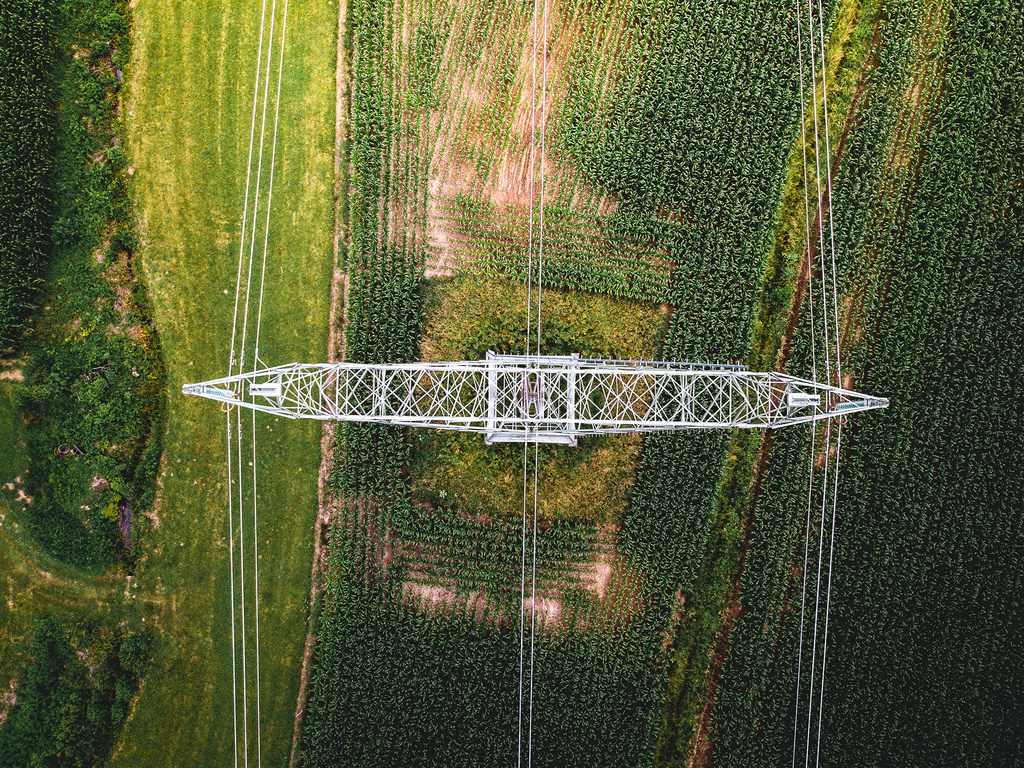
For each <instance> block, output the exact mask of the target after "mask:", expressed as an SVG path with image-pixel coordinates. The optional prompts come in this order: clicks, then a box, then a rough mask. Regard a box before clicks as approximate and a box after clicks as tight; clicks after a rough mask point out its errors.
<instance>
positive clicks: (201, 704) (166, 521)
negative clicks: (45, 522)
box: [113, 0, 338, 766]
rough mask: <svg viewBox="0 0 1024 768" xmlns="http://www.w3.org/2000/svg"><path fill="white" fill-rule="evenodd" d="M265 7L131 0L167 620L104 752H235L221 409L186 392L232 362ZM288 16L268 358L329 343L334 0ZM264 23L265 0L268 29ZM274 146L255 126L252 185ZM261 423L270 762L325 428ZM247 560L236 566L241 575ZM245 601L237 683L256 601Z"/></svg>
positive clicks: (292, 693) (286, 742)
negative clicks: (162, 434)
mask: <svg viewBox="0 0 1024 768" xmlns="http://www.w3.org/2000/svg"><path fill="white" fill-rule="evenodd" d="M278 6H279V7H278V8H277V22H276V28H275V31H274V37H275V47H274V51H273V59H274V68H275V72H274V75H275V76H276V67H277V56H278V52H279V50H280V49H279V45H280V35H281V28H282V16H281V13H282V8H281V6H282V4H278ZM262 10H263V6H262V5H261V4H260V3H257V2H246V3H227V2H223V3H202V2H173V1H171V2H157V3H140V4H139V5H138V7H137V8H136V9H135V27H134V34H135V44H134V45H135V47H134V61H133V68H134V79H133V81H132V83H131V86H130V87H131V95H130V98H129V100H128V102H127V113H128V114H127V123H128V131H129V137H130V140H129V147H128V151H129V154H130V157H131V159H132V163H133V166H134V169H135V173H134V179H135V189H134V192H135V199H136V210H137V213H138V216H139V220H140V229H141V235H142V239H143V256H144V263H145V265H146V278H147V280H148V283H149V287H150V291H151V295H152V298H153V303H154V305H155V311H156V321H157V327H158V331H159V333H160V335H161V341H162V343H163V350H164V354H165V356H166V364H167V370H168V379H169V383H168V386H169V390H170V403H169V419H168V438H167V441H166V449H165V455H164V466H163V471H162V475H161V482H162V491H161V497H160V499H161V500H160V505H159V511H158V517H159V527H157V528H156V529H155V530H154V531H152V533H151V535H150V537H149V541H148V542H146V544H147V546H148V547H149V548H150V554H149V556H148V557H147V559H146V561H145V562H144V563H143V566H142V569H141V572H140V574H139V578H138V583H139V587H138V590H139V592H141V593H144V594H147V595H150V596H151V598H150V600H151V601H152V602H153V604H154V605H155V606H157V609H156V610H155V611H154V612H153V613H152V614H150V615H149V616H148V617H147V620H148V621H149V622H155V623H156V624H157V625H158V627H159V629H160V630H161V632H160V638H161V644H160V648H159V651H158V655H157V664H156V667H155V669H154V671H153V672H152V673H151V674H150V676H149V678H148V680H147V682H146V685H145V688H144V689H143V691H142V694H141V697H140V699H139V702H138V705H137V708H136V710H135V712H134V713H133V716H132V717H131V719H130V721H129V723H128V724H127V726H126V731H125V735H124V740H123V744H122V745H121V746H120V748H119V749H118V750H117V752H116V754H115V757H114V760H113V764H115V765H124V766H138V765H189V766H200V765H225V764H228V763H229V762H230V761H231V760H232V752H233V750H232V728H233V725H232V698H231V685H232V674H231V670H232V667H231V664H232V659H231V639H230V630H231V627H230V596H231V592H230V587H229V576H230V574H229V565H228V540H227V536H228V520H227V492H226V482H227V478H226V460H225V459H226V436H225V418H224V415H223V414H222V413H220V412H219V411H218V410H217V406H216V405H215V404H213V403H210V402H208V401H201V402H200V401H197V400H189V399H186V398H184V397H183V396H182V395H181V394H180V391H181V385H182V384H183V383H185V382H189V381H196V380H203V379H207V378H213V377H216V376H220V375H223V374H224V373H225V371H226V369H227V362H228V349H229V344H230V338H231V323H232V311H233V306H234V298H235V297H234V289H235V280H236V270H237V266H238V252H239V238H240V235H241V219H242V211H243V205H244V195H245V179H246V163H247V153H248V149H249V130H250V120H251V117H252V109H253V106H252V94H253V83H254V77H255V67H256V55H257V50H258V45H259V35H260V21H261V12H262ZM288 13H289V16H288V25H287V39H286V42H285V51H284V53H285V57H284V62H285V63H284V74H283V92H284V94H285V96H284V98H283V99H282V104H281V109H280V129H279V133H278V136H277V160H276V168H275V173H274V196H273V206H272V209H271V210H272V217H271V222H270V231H271V237H270V243H269V249H268V257H267V265H268V267H267V275H266V286H265V291H266V296H265V303H264V312H263V320H262V336H261V339H262V340H261V344H260V346H261V349H260V354H261V357H262V358H263V359H264V360H266V361H272V362H286V361H292V360H319V359H322V358H324V356H325V355H326V347H327V333H328V310H329V298H330V293H329V290H330V275H331V272H332V262H333V251H332V241H331V233H332V228H333V199H332V183H333V139H334V122H335V121H334V93H335V77H334V73H335V52H336V44H335V41H336V33H337V19H338V9H337V5H336V4H334V3H329V2H327V3H324V2H312V0H297V1H294V2H291V3H290V7H289V11H288ZM269 23H270V6H269V4H268V6H267V29H268V36H269ZM264 45H266V43H264ZM265 59H266V54H264V60H265ZM268 115H269V118H271V119H272V117H273V103H272V102H271V108H270V110H269V111H268ZM258 135H259V124H258V123H257V136H258ZM270 151H271V144H270V134H269V132H268V134H267V140H266V149H265V152H266V159H265V161H264V162H265V165H264V173H263V180H262V186H263V189H264V194H265V191H266V185H267V181H268V175H269V174H268V173H267V165H268V164H269V163H268V160H269V155H270ZM264 205H265V197H264ZM264 210H265V208H264ZM251 215H252V208H251V207H250V216H251ZM259 223H260V228H261V229H262V226H263V223H264V219H263V214H262V213H261V214H260V218H259ZM257 258H259V249H258V248H257ZM257 427H258V429H259V430H260V434H261V435H262V437H261V439H260V442H259V458H258V464H257V469H258V470H259V477H260V482H259V486H258V490H259V503H260V508H259V509H260V511H259V537H260V542H259V544H260V568H259V577H260V641H261V647H262V653H261V656H260V662H261V669H260V673H261V680H262V698H261V702H260V706H261V714H262V719H261V731H262V745H263V746H262V756H263V758H264V759H267V760H268V762H269V763H272V764H277V765H280V764H282V763H283V762H285V761H286V759H287V755H288V753H289V750H290V747H291V738H292V729H293V718H294V712H295V697H296V694H297V691H298V684H299V673H300V666H301V661H302V648H303V643H304V640H305V633H306V616H307V596H308V590H309V574H310V567H311V556H312V546H313V541H312V535H311V531H312V527H313V523H314V519H315V515H316V509H317V490H316V477H317V471H318V468H319V464H320V458H319V429H318V428H317V426H316V425H314V424H310V423H306V424H292V423H289V424H278V423H275V422H273V421H272V420H271V421H270V422H269V423H263V422H262V421H261V422H259V423H258V425H257ZM250 429H251V427H250V425H249V422H248V421H246V422H245V430H244V431H245V432H249V430H250ZM250 458H251V454H250ZM245 469H246V471H250V470H249V469H248V467H246V468H245ZM246 525H247V528H248V529H251V525H252V523H251V519H249V518H248V517H246ZM249 544H250V547H249V549H248V553H249V555H250V556H251V551H252V549H251V541H250V542H249ZM236 557H237V547H236ZM252 571H253V563H252V562H251V560H250V562H249V563H248V568H247V575H246V578H247V580H249V579H251V575H252ZM236 581H237V579H236ZM250 586H251V585H250ZM236 589H237V585H236ZM250 594H251V592H250ZM247 610H248V611H249V614H250V615H249V631H250V637H249V643H250V646H249V647H250V654H249V666H250V672H249V679H250V684H251V682H252V680H253V678H254V674H253V672H254V669H255V667H254V660H253V658H252V656H253V654H252V648H253V640H254V636H253V635H252V634H251V633H252V625H253V620H252V618H253V617H252V613H251V610H252V609H251V597H250V603H249V607H248V609H247ZM140 612H144V611H141V609H140ZM239 664H240V660H239ZM254 693H255V692H254V690H250V705H249V709H250V716H249V717H250V719H249V733H250V744H251V745H252V748H251V751H250V754H251V755H252V756H253V757H255V755H256V752H255V746H254V744H253V742H254V732H255V730H256V722H255V714H254V711H255V704H254V698H255V697H254ZM239 712H241V702H239ZM240 734H241V727H240ZM240 738H241V736H240Z"/></svg>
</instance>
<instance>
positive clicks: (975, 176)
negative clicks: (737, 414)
mask: <svg viewBox="0 0 1024 768" xmlns="http://www.w3.org/2000/svg"><path fill="white" fill-rule="evenodd" d="M907 8H908V6H904V5H902V4H894V5H893V6H890V8H889V11H890V21H889V24H888V33H887V34H889V35H892V37H891V38H886V39H885V43H886V46H885V48H883V51H884V56H883V59H882V63H881V65H880V67H879V69H878V70H877V72H876V74H875V80H874V81H873V82H874V84H875V92H874V94H873V98H874V102H873V104H872V105H871V106H870V107H869V108H868V109H867V110H866V111H865V112H864V113H863V114H861V115H860V116H859V121H858V123H857V125H856V130H855V133H854V134H853V136H852V144H851V151H850V154H849V155H848V159H847V161H846V162H845V164H844V168H843V169H842V170H841V173H840V184H841V186H840V187H839V188H838V189H837V191H836V201H837V204H841V207H839V208H837V211H836V219H837V229H836V234H837V236H838V237H840V238H842V241H843V243H842V245H843V246H844V248H841V249H840V252H841V253H842V252H844V250H845V249H848V252H857V253H858V254H860V257H861V258H862V259H865V260H866V259H869V258H870V259H871V260H873V262H874V264H875V265H876V267H875V268H876V269H879V270H880V273H881V278H880V279H879V280H878V282H879V283H880V286H881V290H880V291H879V292H878V295H876V296H874V297H872V298H871V302H873V303H872V304H870V307H871V309H872V313H873V314H871V315H869V317H870V318H871V319H872V320H873V321H874V322H875V323H876V325H875V326H874V327H872V328H870V329H869V330H870V331H872V332H873V333H872V335H871V337H870V342H871V343H868V344H865V345H863V346H862V347H861V348H860V349H859V352H858V357H857V361H856V362H857V367H858V370H859V371H860V374H859V376H858V385H859V388H861V389H862V390H863V391H867V392H872V393H878V394H880V395H883V396H886V397H889V398H890V400H891V405H890V406H889V408H888V409H887V410H885V411H882V412H877V413H872V414H870V415H868V414H865V415H863V416H861V417H857V418H855V419H853V420H852V423H851V424H850V425H849V426H848V427H847V428H844V430H843V445H844V454H843V458H842V461H841V464H840V466H841V475H840V483H839V499H838V505H837V506H838V510H839V517H838V520H837V529H836V541H835V544H836V549H835V564H834V568H833V584H832V605H831V609H832V610H831V616H830V624H829V645H828V656H827V675H826V683H825V696H824V712H823V715H822V717H823V720H822V723H821V732H822V753H821V763H822V764H823V765H825V764H827V765H834V766H847V765H848V766H890V765H891V766H905V765H984V766H1010V765H1018V764H1019V763H1020V760H1021V755H1022V749H1024V747H1022V741H1021V730H1020V723H1021V722H1022V721H1024V707H1022V700H1021V696H1020V691H1021V689H1022V685H1024V665H1022V663H1021V650H1022V647H1021V642H1020V639H1019V636H1018V633H1016V632H1015V627H1016V624H1017V623H1019V621H1018V618H1019V613H1020V601H1019V595H1020V594H1021V590H1022V588H1024V575H1022V574H1024V569H1022V555H1024V549H1022V547H1021V543H1020V542H1021V536H1022V530H1021V524H1020V518H1019V515H1017V514H1015V513H1014V512H1011V511H1010V510H1016V509H1017V508H1019V506H1020V499H1021V496H1022V493H1024V488H1022V485H1021V475H1020V473H1019V472H1017V471H1015V470H1014V469H1013V468H1015V467H1016V466H1017V465H1018V464H1019V452H1020V447H1019V435H1020V434H1021V432H1022V430H1024V423H1022V417H1021V414H1024V397H1022V395H1021V390H1020V387H1019V386H1018V384H1017V383H1016V382H1017V378H1018V377H1019V372H1020V370H1021V369H1022V368H1024V357H1022V355H1024V334H1022V331H1021V318H1022V317H1024V302H1022V300H1021V298H1020V297H1021V292H1020V287H1019V286H1020V285H1021V281H1022V280H1024V262H1022V261H1021V258H1020V254H1021V253H1022V252H1024V236H1022V228H1021V210H1022V209H1021V189H1020V180H1021V179H1022V178H1024V166H1022V164H1021V158H1022V157H1024V153H1022V149H1024V147H1022V143H1021V137H1022V135H1024V122H1022V121H1024V118H1022V115H1024V111H1022V106H1021V105H1022V103H1024V92H1022V83H1024V68H1022V65H1021V60H1020V57H1019V51H1020V48H1021V45H1022V44H1024V24H1022V18H1021V12H1020V10H1019V9H1017V8H1014V7H1011V6H1010V5H1006V4H1003V3H998V2H995V3H993V2H984V1H982V0H978V1H977V2H969V3H966V4H960V5H958V6H957V7H956V8H953V9H952V10H951V16H950V21H949V26H948V30H947V31H946V41H945V46H946V50H945V51H944V54H943V55H944V56H945V57H946V60H947V65H946V66H947V69H946V71H945V82H944V83H942V84H941V91H940V95H939V99H938V107H937V109H936V110H935V113H934V116H933V118H932V119H933V124H931V125H929V136H928V142H927V144H924V145H923V146H917V147H914V148H913V151H914V152H916V153H919V157H920V169H919V171H918V174H917V177H916V179H915V183H914V185H912V186H911V187H910V188H909V191H908V193H907V195H906V197H904V198H902V199H900V200H896V201H894V200H877V198H876V195H877V192H878V189H880V188H881V182H882V180H883V179H884V178H885V175H886V174H887V173H889V170H888V169H887V167H886V165H885V163H886V161H887V159H888V158H886V156H885V143H886V140H887V138H888V137H887V132H886V131H887V128H888V127H889V126H891V115H892V112H888V111H887V106H886V102H885V98H886V97H887V94H892V95H893V97H894V98H901V97H902V95H903V92H904V90H903V84H904V83H905V80H904V79H903V78H905V77H906V76H907V75H908V71H909V63H910V62H911V61H913V59H912V55H913V51H910V52H909V54H908V51H907V48H906V47H905V46H906V43H905V40H906V39H907V38H906V35H907V26H904V25H907V24H908V19H907V17H906V15H904V14H906V11H907ZM910 18H911V19H912V18H913V16H912V15H911V16H910ZM911 28H912V27H911ZM886 89H891V90H888V91H887V90H886ZM879 207H884V208H888V209H890V210H897V211H900V215H899V216H892V217H887V218H885V219H884V225H883V227H882V231H881V232H877V231H873V230H872V226H871V225H872V223H873V221H872V217H873V216H875V215H877V213H878V208H879ZM840 222H842V227H840V226H839V223H840ZM851 261H852V260H851ZM846 273H847V274H846V277H847V279H849V280H853V279H854V277H855V274H854V270H853V269H852V268H849V269H847V270H846ZM890 276H891V282H889V277H890ZM805 344H806V343H805ZM801 356H802V357H803V358H804V359H803V360H802V362H801V365H802V366H804V367H806V365H807V361H806V356H807V351H806V345H805V346H804V351H803V352H802V353H801ZM805 440H806V438H805ZM768 473H769V474H768V478H769V479H768V490H767V491H766V494H765V500H764V503H762V504H761V505H759V507H758V512H757V515H758V520H759V521H762V524H763V526H764V532H763V534H762V533H761V532H759V531H758V529H757V528H755V538H754V542H753V544H752V553H751V559H750V561H749V564H748V570H747V573H746V575H745V577H744V598H743V604H744V612H745V613H744V616H743V618H742V619H741V620H740V621H739V622H738V623H737V626H736V630H735V637H734V639H733V641H732V642H731V643H730V656H729V661H728V665H727V667H726V671H725V677H724V679H723V685H722V687H721V688H720V689H719V704H718V708H717V710H716V715H715V718H716V732H717V733H716V744H715V747H714V753H713V754H714V755H715V763H716V764H718V765H723V766H724V765H742V766H758V765H764V766H769V765H771V766H775V765H779V764H788V763H789V761H790V759H791V753H792V731H793V709H794V704H795V700H794V696H795V690H796V686H795V677H796V642H797V636H798V625H797V622H798V621H799V589H800V583H799V577H794V575H793V572H792V567H793V565H794V564H796V563H798V562H799V563H802V556H801V549H802V541H803V531H802V526H803V521H802V517H803V514H804V513H805V511H806V505H807V497H806V494H807V485H806V482H807V444H806V442H804V443H803V445H800V440H799V439H798V438H797V437H796V436H795V435H793V436H790V435H788V434H787V435H786V436H785V439H783V438H782V436H778V437H777V438H776V443H775V446H774V449H773V455H772V459H771V464H770V466H769V470H768ZM787 478H789V479H787ZM819 504H820V495H818V492H817V491H816V492H815V506H816V507H817V505H819ZM815 525H817V523H815ZM812 536H816V530H815V528H812ZM794 540H795V541H796V542H798V543H796V545H795V546H793V542H794ZM780 542H788V543H789V544H788V545H785V546H782V545H780ZM825 546H826V547H827V546H828V537H827V534H826V538H825ZM816 548H817V542H816V541H815V542H814V544H813V545H812V548H811V553H810V555H811V563H812V569H813V568H814V567H815V562H816ZM826 554H827V553H826ZM826 568H827V565H826ZM809 575H810V576H811V581H810V589H812V590H813V589H814V576H815V573H813V572H812V573H811V574H809ZM822 578H825V574H824V573H823V576H822ZM787 602H788V603H790V604H791V605H792V607H793V608H795V609H796V610H795V612H794V613H792V614H787V611H786V610H785V609H784V606H785V605H786V603H787ZM810 618H811V617H810V616H808V617H807V620H810ZM820 631H821V630H820V629H819V632H820ZM806 643H807V640H806V638H805V646H804V653H805V656H804V665H805V666H804V670H803V674H804V680H803V684H802V688H803V691H804V694H803V695H804V698H803V699H802V701H801V717H800V722H799V728H798V730H799V731H800V734H799V739H798V758H799V759H802V755H803V754H804V749H805V747H804V739H805V738H806V736H805V733H806V729H807V720H806V711H807V701H806V691H807V685H808V683H807V674H808V666H807V665H808V659H807V656H806V654H807V653H808V652H809V645H807V644H806ZM820 653H821V651H820V648H819V663H820ZM815 685H816V690H819V688H818V686H820V678H818V677H817V676H816V677H815ZM817 727H818V722H817V719H816V717H815V719H814V721H813V722H812V725H811V733H812V742H811V753H812V755H813V754H814V752H815V741H816V732H817Z"/></svg>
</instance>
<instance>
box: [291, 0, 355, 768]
mask: <svg viewBox="0 0 1024 768" xmlns="http://www.w3.org/2000/svg"><path fill="white" fill-rule="evenodd" d="M347 10H348V3H347V1H346V0H340V2H339V3H338V53H337V69H336V72H335V81H336V94H335V113H334V273H333V275H332V278H331V310H330V317H329V319H328V322H329V323H330V331H329V334H328V341H327V361H328V362H329V363H336V362H338V361H340V360H343V359H344V356H345V329H344V326H343V324H342V323H341V322H340V320H341V319H342V318H343V317H345V316H347V312H345V307H346V305H347V301H348V281H347V279H346V277H345V274H344V270H343V269H342V268H341V240H342V237H343V236H344V234H345V232H346V228H345V222H343V221H342V220H341V211H342V206H341V197H342V195H343V194H345V190H344V189H343V180H342V163H343V162H344V158H343V157H342V151H343V147H344V142H345V137H346V134H347V131H348V92H349V84H348V76H349V65H348V51H346V50H345V18H346V12H347ZM334 432H335V424H334V422H330V421H327V422H324V425H323V429H322V432H321V436H320V456H321V460H320V471H319V472H318V474H317V507H318V509H319V514H317V518H316V527H315V529H314V532H313V536H314V545H313V566H312V572H311V574H310V586H309V611H310V613H309V617H308V619H307V622H308V625H307V629H306V642H305V646H304V648H303V653H302V673H301V675H300V677H299V693H298V696H297V698H296V701H295V727H294V730H293V731H292V749H291V755H290V757H289V759H288V766H289V768H296V767H297V766H298V764H299V762H300V760H301V759H302V752H301V740H302V723H303V720H304V715H305V713H306V704H307V702H308V700H309V677H310V672H311V670H312V666H313V652H314V650H315V649H316V630H317V627H316V620H315V610H314V608H315V606H316V599H317V594H318V592H319V590H320V584H321V581H322V576H323V574H322V573H321V570H322V568H321V562H322V560H323V556H322V555H323V553H322V550H323V540H324V533H325V527H326V526H328V525H329V524H330V521H331V519H332V517H333V509H332V500H331V498H330V494H329V493H328V490H327V480H328V477H329V475H330V471H331V465H332V464H333V461H334Z"/></svg>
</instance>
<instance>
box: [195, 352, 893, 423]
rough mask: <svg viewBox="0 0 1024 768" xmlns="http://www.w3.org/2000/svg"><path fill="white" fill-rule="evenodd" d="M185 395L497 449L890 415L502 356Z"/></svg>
mask: <svg viewBox="0 0 1024 768" xmlns="http://www.w3.org/2000/svg"><path fill="white" fill-rule="evenodd" d="M182 390H183V392H185V393H186V394H194V395H200V396H204V397H208V398H211V399H214V400H219V401H222V402H228V403H231V404H234V405H238V406H241V407H245V408H251V409H254V410H258V411H264V412H267V413H273V414H276V415H280V416H284V417H286V418H311V419H323V420H329V419H330V420H337V421H367V422H377V423H382V424H394V425H403V426H414V427H433V428H435V429H455V430H463V431H469V432H479V433H482V434H485V435H486V436H487V439H488V441H489V442H493V441H514V442H521V441H526V440H530V441H533V440H538V441H541V442H562V443H575V440H576V438H577V436H579V435H587V434H607V433H615V432H647V431H661V430H677V429H694V428H697V429H700V428H731V427H745V428H755V427H781V426H786V425H789V424H798V423H802V422H808V421H813V420H817V419H826V418H830V417H835V416H841V415H845V414H849V413H855V412H857V411H864V410H869V409H872V408H884V407H886V406H887V405H888V401H887V400H885V399H884V398H875V397H869V396H867V395H863V394H859V393H857V392H853V391H850V390H846V389H841V388H839V387H830V386H827V385H824V384H819V383H816V382H811V381H807V380H804V379H799V378H796V377H793V376H788V375H786V374H781V373H774V372H753V371H748V370H745V369H743V368H742V367H740V366H713V365H691V364H686V363H654V362H645V361H622V360H583V359H579V358H577V357H550V356H548V357H540V356H538V357H526V356H511V355H494V354H488V357H487V359H485V360H479V361H462V362H441V363H395V364H359V363H336V364H323V363H313V364H304V363H292V364H290V365H282V366H277V367H274V368H266V369H262V370H256V371H253V372H250V373H244V374H239V375H236V376H229V377H225V378H222V379H214V380H211V381H206V382H202V383H199V384H186V385H185V386H184V387H183V388H182Z"/></svg>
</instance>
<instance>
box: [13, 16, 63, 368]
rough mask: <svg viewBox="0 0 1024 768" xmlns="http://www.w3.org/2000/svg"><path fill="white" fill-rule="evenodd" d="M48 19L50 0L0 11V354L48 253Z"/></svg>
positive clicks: (27, 306) (51, 61)
mask: <svg viewBox="0 0 1024 768" xmlns="http://www.w3.org/2000/svg"><path fill="white" fill-rule="evenodd" d="M54 19H55V13H54V4H53V3H52V2H50V0H6V1H5V2H4V3H3V4H2V5H0V350H3V349H4V348H6V347H8V346H10V345H12V344H14V343H15V341H16V340H17V339H18V337H19V336H20V334H21V332H22V331H23V330H24V329H25V323H26V320H27V318H28V315H29V314H30V312H31V310H32V307H33V306H34V299H35V295H36V293H37V291H38V289H39V285H40V283H41V277H42V271H43V269H44V267H45V265H46V261H47V259H48V257H49V253H50V228H51V227H52V226H53V217H54V188H53V164H54V156H55V154H56V147H55V142H56V126H55V124H56V111H55V107H56V105H55V99H56V92H55V88H54V82H53V75H54V69H55V63H56V60H57V58H58V56H57V51H56V49H55V46H54V43H53V40H54V36H53V26H54Z"/></svg>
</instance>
